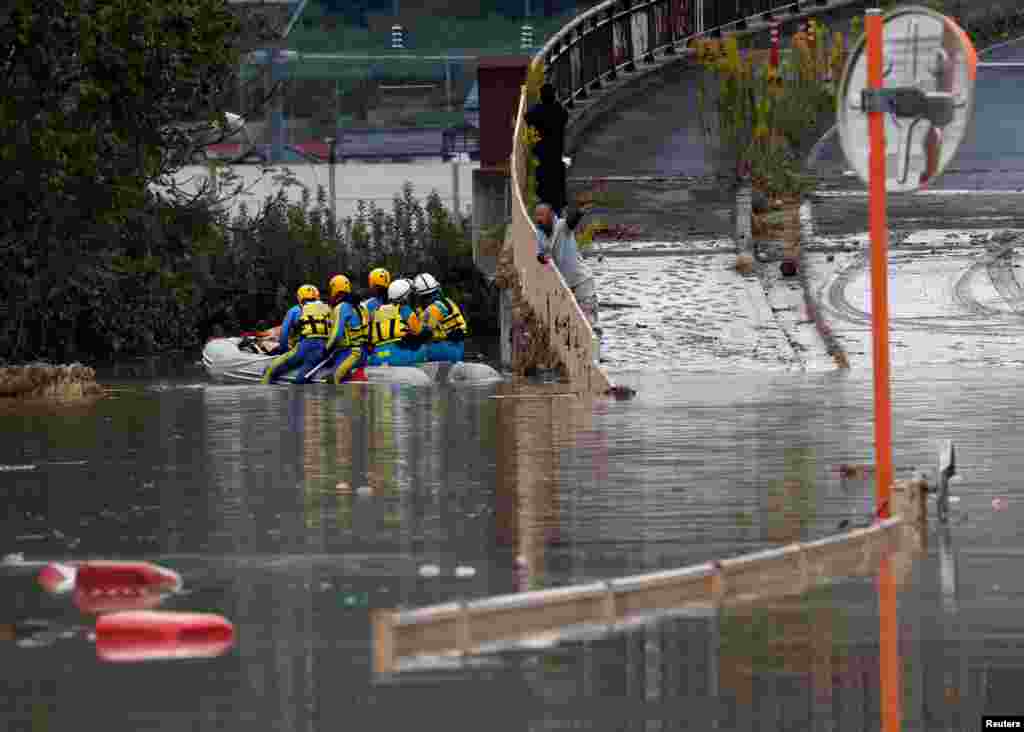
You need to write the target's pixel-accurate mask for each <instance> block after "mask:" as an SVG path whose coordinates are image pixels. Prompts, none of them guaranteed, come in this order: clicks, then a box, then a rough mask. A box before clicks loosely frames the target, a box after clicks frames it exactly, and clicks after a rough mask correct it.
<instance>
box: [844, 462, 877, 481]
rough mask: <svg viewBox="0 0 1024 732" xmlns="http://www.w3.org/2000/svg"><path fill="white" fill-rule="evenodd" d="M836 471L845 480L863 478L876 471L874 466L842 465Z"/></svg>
mask: <svg viewBox="0 0 1024 732" xmlns="http://www.w3.org/2000/svg"><path fill="white" fill-rule="evenodd" d="M836 470H837V471H838V472H839V474H840V475H841V476H843V477H844V478H863V477H864V476H866V475H867V474H868V473H870V472H871V471H873V470H874V466H873V465H847V464H846V463H842V464H841V465H839V466H838V467H837V468H836Z"/></svg>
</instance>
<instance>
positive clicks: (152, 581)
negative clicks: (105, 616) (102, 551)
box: [73, 561, 182, 614]
mask: <svg viewBox="0 0 1024 732" xmlns="http://www.w3.org/2000/svg"><path fill="white" fill-rule="evenodd" d="M76 575H77V576H76V579H75V594H74V596H73V598H74V602H75V605H76V606H77V607H78V609H79V610H81V611H82V612H84V613H93V614H96V613H109V612H118V611H123V610H148V609H151V608H154V607H156V606H157V605H159V604H160V603H161V602H163V601H164V599H165V598H166V597H167V596H168V595H169V594H171V593H174V592H177V591H178V590H180V589H181V584H182V582H181V576H180V575H179V574H178V573H177V572H173V571H171V570H169V569H167V568H165V567H159V566H157V565H155V564H150V563H149V562H113V561H97V562H83V563H82V564H80V565H79V566H78V569H77V572H76Z"/></svg>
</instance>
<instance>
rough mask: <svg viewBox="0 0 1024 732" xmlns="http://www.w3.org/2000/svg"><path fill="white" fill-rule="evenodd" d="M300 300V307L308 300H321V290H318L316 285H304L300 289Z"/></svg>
mask: <svg viewBox="0 0 1024 732" xmlns="http://www.w3.org/2000/svg"><path fill="white" fill-rule="evenodd" d="M298 298H299V304H300V305H301V304H302V303H304V302H306V300H319V299H320V290H318V289H316V286H314V285H303V286H302V287H300V288H299V292H298Z"/></svg>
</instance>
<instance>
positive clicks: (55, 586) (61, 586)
mask: <svg viewBox="0 0 1024 732" xmlns="http://www.w3.org/2000/svg"><path fill="white" fill-rule="evenodd" d="M75 574H76V571H75V567H73V566H72V565H70V564H61V563H60V562H52V563H51V564H47V565H46V566H45V567H43V568H42V569H41V570H39V574H38V575H37V576H36V581H37V582H38V583H39V584H40V586H41V587H42V588H43V589H44V590H46V591H47V592H49V593H50V594H53V595H63V594H64V593H65V592H70V591H71V590H72V589H74V587H75Z"/></svg>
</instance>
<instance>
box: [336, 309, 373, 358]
mask: <svg viewBox="0 0 1024 732" xmlns="http://www.w3.org/2000/svg"><path fill="white" fill-rule="evenodd" d="M342 305H344V303H342V304H341V305H338V307H336V308H335V309H334V318H335V320H334V322H336V323H341V324H342V332H341V333H340V334H339V335H340V337H339V338H338V345H337V346H336V347H337V348H359V347H361V346H364V345H366V342H367V340H369V337H370V316H369V314H368V313H367V312H366V306H365V305H353V306H352V307H353V308H354V309H355V311H356V315H358V316H359V325H358V326H357V327H355V328H352V327H351V326H350V325H349V322H348V321H343V320H342V319H341V308H342Z"/></svg>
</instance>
